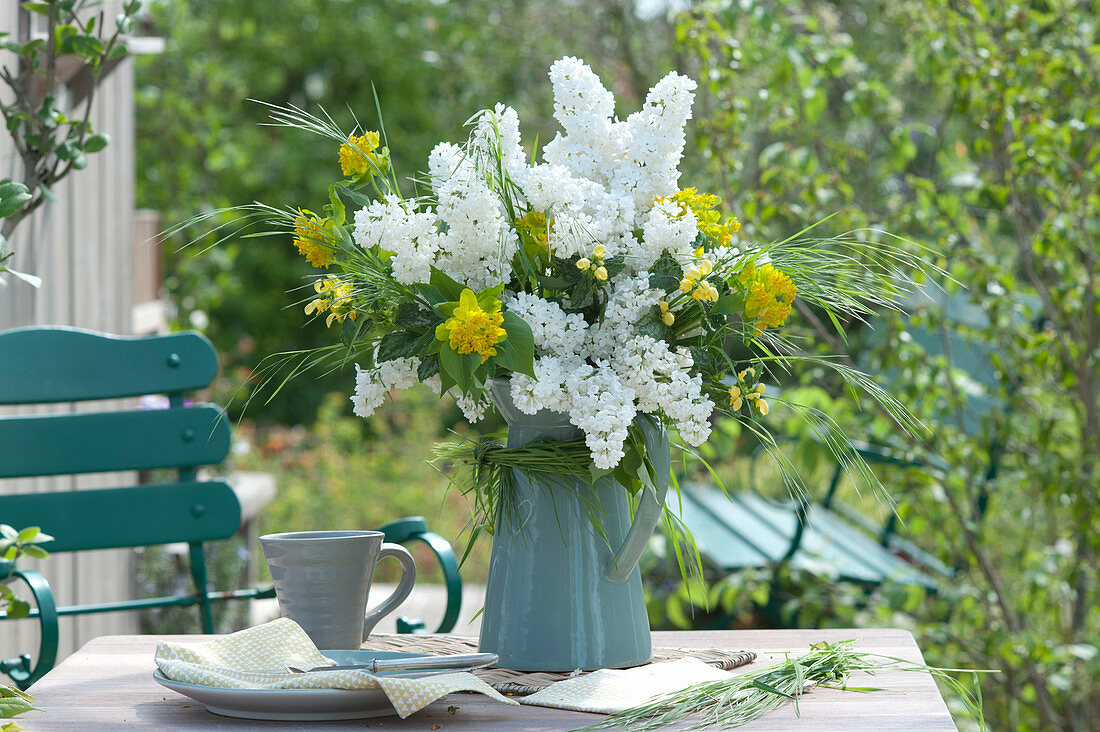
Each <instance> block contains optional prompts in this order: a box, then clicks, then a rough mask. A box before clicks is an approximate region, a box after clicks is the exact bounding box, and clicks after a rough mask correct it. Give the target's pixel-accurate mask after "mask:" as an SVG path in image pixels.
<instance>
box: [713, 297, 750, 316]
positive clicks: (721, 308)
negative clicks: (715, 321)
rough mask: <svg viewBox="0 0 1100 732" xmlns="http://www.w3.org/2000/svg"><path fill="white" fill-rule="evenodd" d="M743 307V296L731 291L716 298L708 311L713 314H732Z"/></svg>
mask: <svg viewBox="0 0 1100 732" xmlns="http://www.w3.org/2000/svg"><path fill="white" fill-rule="evenodd" d="M744 309H745V296H744V295H741V294H740V293H736V292H731V293H730V294H728V295H723V296H722V297H720V298H718V302H716V303H714V307H712V308H711V309H710V311H711V313H713V314H715V315H733V314H734V313H739V312H741V311H742V310H744Z"/></svg>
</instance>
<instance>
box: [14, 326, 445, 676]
mask: <svg viewBox="0 0 1100 732" xmlns="http://www.w3.org/2000/svg"><path fill="white" fill-rule="evenodd" d="M217 370H218V361H217V354H216V353H215V351H214V348H213V346H212V345H211V344H210V342H209V341H208V340H207V339H206V338H204V337H203V336H201V335H200V334H198V333H191V332H188V333H174V334H171V335H166V336H154V337H147V338H128V337H117V336H110V335H105V334H101V333H95V332H92V331H86V330H78V329H74V328H61V327H32V328H21V329H15V330H10V331H5V332H0V405H26V404H58V403H68V402H85V401H92V400H98V399H119V398H130V397H137V396H143V395H149V394H167V395H168V403H169V406H168V408H166V409H123V410H117V411H100V412H91V413H84V412H81V413H74V412H62V413H51V414H43V415H38V414H36V415H33V416H4V417H0V445H3V446H4V456H3V459H0V478H25V477H35V476H51V475H79V474H84V473H101V472H117V471H138V470H152V469H162V468H172V469H175V470H177V471H178V477H177V479H176V480H175V481H172V482H167V483H158V484H141V485H129V486H122V487H116V488H101V489H100V488H97V489H92V490H67V491H57V492H47V493H25V494H3V495H0V522H3V523H7V524H11V525H14V526H31V525H34V526H40V527H41V528H42V530H43V531H44V532H46V533H47V534H50V535H52V536H53V537H55V539H54V541H53V542H50V543H49V544H46V545H44V548H46V549H48V550H49V551H50V552H51V554H56V553H59V552H69V551H83V550H91V549H108V548H111V549H114V548H126V547H140V546H151V545H158V544H167V543H177V542H186V543H187V545H188V547H189V557H190V573H191V579H192V581H193V583H194V589H193V591H191V592H183V593H180V594H176V595H170V596H164V597H151V598H143V599H131V600H122V601H118V602H109V603H97V604H94V605H74V606H66V607H58V606H57V605H56V603H55V602H54V599H53V594H52V592H51V591H50V587H49V583H48V582H47V581H46V578H45V577H43V576H42V575H41V574H40V573H38V572H36V571H33V570H17V571H15V572H14V574H13V575H12V576H14V577H17V578H19V579H21V580H23V581H24V582H25V583H26V585H27V587H28V589H29V591H30V594H31V595H32V596H33V598H34V600H35V603H34V604H35V606H36V607H35V609H34V610H32V612H31V617H32V618H36V619H37V621H38V623H39V625H40V641H39V648H38V654H37V662H36V663H34V664H33V665H32V659H31V656H30V655H29V654H22V655H20V656H19V657H16V658H11V659H7V660H3V661H0V671H3V672H4V673H7V674H8V675H9V676H10V677H11V678H12V679H13V680H14V681H15V682H16V683H17V684H18V685H19V686H20V687H21V688H27V687H28V686H30V685H31V684H32V683H34V681H36V680H37V679H38V678H40V677H41V676H42V675H43V674H45V673H46V672H47V671H49V670H50V669H51V668H52V667H53V665H54V662H55V661H56V657H57V648H58V634H59V631H58V619H59V618H60V617H64V616H67V615H82V614H87V613H100V612H112V611H118V610H141V609H145V608H154V607H170V606H197V607H198V610H199V615H200V619H201V623H202V628H203V631H204V632H206V633H211V632H213V620H212V616H211V605H212V603H214V602H223V601H228V600H241V599H259V598H267V597H273V596H274V591H273V590H272V589H271V588H248V589H238V590H230V591H212V590H210V589H209V588H208V579H207V571H206V560H205V555H204V552H203V544H204V542H208V541H217V540H220V539H226V538H229V537H231V536H233V535H234V533H236V531H237V529H238V526H239V524H240V518H241V507H240V503H239V501H238V499H237V496H236V494H235V493H234V492H233V489H232V488H231V487H230V486H229V485H228V484H227V483H226V482H225V481H223V480H219V479H212V480H203V479H200V478H199V477H198V475H197V472H196V469H197V468H198V467H200V466H204V465H215V464H217V463H220V462H221V461H222V460H223V459H224V458H225V456H226V455H227V453H228V451H229V446H230V431H229V426H228V423H227V420H225V419H223V418H222V417H223V415H222V413H221V410H219V409H218V408H217V407H214V406H212V405H208V404H203V405H189V404H185V403H184V393H185V392H189V391H193V390H196V389H201V388H203V387H206V386H207V385H209V384H210V382H211V381H212V380H213V378H214V376H215V375H216V374H217ZM381 530H382V531H384V532H385V533H386V540H387V541H394V542H400V543H406V542H410V541H419V542H423V543H425V544H426V545H427V546H428V547H429V548H430V549H431V551H432V552H433V553H434V554H435V556H436V557H437V558H438V559H439V561H440V564H441V566H442V568H443V572H444V575H445V578H446V583H447V591H448V603H447V608H446V613H445V615H444V618H443V621H442V623H441V624H440V626H439V628H438V629H437V632H447V631H449V630H451V628H453V627H454V624H455V621H456V620H457V618H458V612H459V606H460V603H461V595H462V581H461V577H460V576H459V573H458V563H457V561H456V559H455V556H454V552H453V551H452V550H451V547H450V545H449V544H448V543H447V541H446V540H445V539H443V538H442V537H440V536H438V535H436V534H433V533H430V532H429V531H428V530H427V526H426V524H425V522H424V519H423V518H422V517H413V518H407V519H403V520H401V521H397V522H394V523H392V524H389V525H387V526H385V527H382V529H381ZM9 570H10V567H8V566H4V565H3V564H2V563H0V576H3V575H6V574H8V572H9ZM2 619H6V618H3V617H2V616H0V620H2ZM403 620H404V624H403V627H404V628H405V629H406V630H408V631H417V630H419V631H422V630H423V623H420V622H419V621H410V620H408V619H403Z"/></svg>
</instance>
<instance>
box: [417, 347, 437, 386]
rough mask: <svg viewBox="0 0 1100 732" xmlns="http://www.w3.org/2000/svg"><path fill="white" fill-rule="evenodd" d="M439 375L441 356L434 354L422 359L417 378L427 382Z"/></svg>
mask: <svg viewBox="0 0 1100 732" xmlns="http://www.w3.org/2000/svg"><path fill="white" fill-rule="evenodd" d="M438 373H439V354H438V353H432V354H429V355H427V356H425V357H424V358H422V359H420V367H419V368H417V370H416V378H417V379H418V380H420V381H422V382H423V381H427V380H428V379H430V378H432V377H433V376H435V375H436V374H438Z"/></svg>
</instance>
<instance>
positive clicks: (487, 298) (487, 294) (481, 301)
mask: <svg viewBox="0 0 1100 732" xmlns="http://www.w3.org/2000/svg"><path fill="white" fill-rule="evenodd" d="M503 290H504V283H503V282H501V283H500V284H499V285H494V286H493V287H486V288H485V289H484V290H482V291H481V292H479V293H477V304H478V305H479V306H480V307H481V309H482V310H490V309H492V306H493V305H494V304H495V303H496V302H497V300H499V299H500V293H501V292H502V291H503Z"/></svg>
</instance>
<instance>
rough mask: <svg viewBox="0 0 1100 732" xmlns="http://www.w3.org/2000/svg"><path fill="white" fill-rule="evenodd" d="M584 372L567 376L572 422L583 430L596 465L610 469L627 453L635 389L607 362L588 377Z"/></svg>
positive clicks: (634, 412) (633, 410)
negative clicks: (624, 445) (625, 447)
mask: <svg viewBox="0 0 1100 732" xmlns="http://www.w3.org/2000/svg"><path fill="white" fill-rule="evenodd" d="M581 373H582V372H580V371H577V372H574V373H573V374H571V375H570V376H569V377H568V378H567V379H566V389H567V391H568V393H569V400H570V407H569V421H570V422H572V423H573V424H575V425H576V426H577V427H580V428H581V429H582V430H584V440H585V444H586V445H588V449H589V450H590V451H591V452H592V462H593V464H594V465H595V466H596V467H597V468H605V469H610V468H613V467H615V466H616V465H618V464H619V461H620V460H622V458H623V456H624V455H625V454H626V451H625V450H624V449H623V444H624V443H625V442H626V436H627V431H628V430H629V429H630V424H631V422H633V421H634V417H635V416H636V414H637V411H636V410H635V408H634V392H633V390H631V389H630V388H629V387H627V386H625V385H624V384H623V383H622V382H621V381H619V379H618V377H617V376H616V375H615V372H614V371H613V370H611V369H610V368H607V367H606V365H601V366H600V367H598V368H596V369H594V370H593V371H592V373H591V374H589V375H587V376H581Z"/></svg>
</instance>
